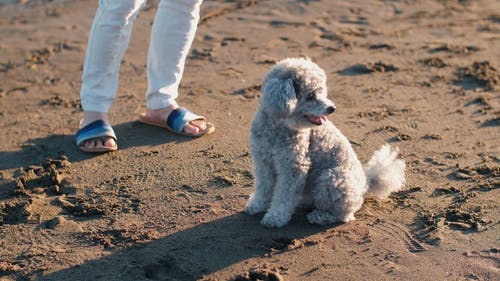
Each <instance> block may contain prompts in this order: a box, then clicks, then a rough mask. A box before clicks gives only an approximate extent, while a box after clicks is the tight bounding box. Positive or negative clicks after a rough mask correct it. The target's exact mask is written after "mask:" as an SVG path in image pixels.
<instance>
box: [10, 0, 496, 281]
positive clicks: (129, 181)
mask: <svg viewBox="0 0 500 281" xmlns="http://www.w3.org/2000/svg"><path fill="white" fill-rule="evenodd" d="M156 2H157V1H156ZM156 2H155V1H151V3H149V4H148V6H147V7H145V9H144V10H143V11H142V12H141V13H140V15H139V17H138V18H137V20H136V22H135V25H134V29H133V34H132V39H131V42H130V47H129V49H128V50H127V53H126V54H125V57H124V59H123V61H122V64H121V70H120V79H121V80H120V88H119V91H118V96H117V99H116V101H115V103H114V105H113V107H112V109H111V112H110V118H111V119H110V121H111V122H112V125H113V127H114V129H115V132H116V134H117V137H118V146H119V150H118V151H116V152H112V153H107V154H100V155H93V154H88V153H84V152H81V151H80V150H79V149H78V148H77V146H76V145H75V133H76V131H77V128H78V124H79V121H80V118H81V116H82V109H81V106H80V97H79V91H80V85H81V74H82V65H83V61H84V55H85V50H86V42H87V39H88V33H89V30H90V26H91V24H92V20H93V17H94V13H95V10H96V8H97V5H98V1H96V0H79V1H69V0H52V1H50V0H22V1H21V0H4V1H0V38H1V39H0V132H1V133H0V281H14V280H21V281H24V280H75V281H77V280H93V281H96V280H103V281H104V280H106V281H114V280H131V281H132V280H134V281H138V280H144V281H146V280H158V281H160V280H161V281H165V280H205V281H208V280H211V281H215V280H220V281H222V280H238V281H247V280H419V281H421V280H500V270H499V268H500V254H499V253H498V251H499V250H500V240H499V239H500V226H499V222H500V208H499V207H498V206H500V190H499V187H500V141H499V140H500V129H499V128H500V127H499V126H500V47H499V46H500V2H499V1H497V0H477V1H473V0H409V1H390V0H387V1H382V0H369V1H365V0H355V1H330V0H272V1H271V0H211V1H209V0H205V1H204V3H203V5H202V10H201V20H200V23H199V28H198V31H197V34H196V38H195V41H194V43H193V47H192V49H191V52H190V55H189V57H188V60H187V62H186V68H185V73H184V78H183V80H182V84H181V87H180V98H179V100H178V102H179V103H180V104H181V105H183V106H186V107H188V108H190V109H192V110H193V111H195V112H197V113H200V114H203V115H205V116H206V117H207V118H208V119H209V120H210V121H211V122H213V123H214V124H215V126H216V128H217V129H216V131H215V133H214V134H212V135H209V136H205V137H202V138H199V139H189V138H186V137H182V136H178V135H174V134H172V133H169V132H167V131H165V130H162V129H159V128H156V127H151V126H148V125H144V124H141V123H139V122H138V121H137V118H138V116H139V115H140V114H141V113H143V112H144V110H145V102H144V96H145V92H146V88H147V77H146V66H145V65H146V56H147V46H148V42H149V34H150V28H151V23H152V21H153V18H154V15H155V11H156ZM286 57H309V58H310V59H311V60H313V61H314V62H316V63H317V64H318V65H319V66H321V67H322V68H323V69H324V70H325V72H326V74H327V76H328V87H329V97H330V98H331V99H332V100H333V101H334V102H335V104H336V106H337V111H336V112H335V113H334V114H332V115H330V120H331V121H332V122H333V123H334V124H335V125H336V126H337V127H338V128H339V129H340V130H341V131H342V132H343V133H344V134H345V135H346V136H347V137H348V138H349V140H350V141H351V144H352V145H353V147H354V149H355V151H356V152H357V154H358V155H359V158H360V159H361V161H362V162H363V163H365V162H366V161H367V160H368V159H369V158H370V156H371V155H372V153H373V152H374V151H375V150H377V149H378V148H379V147H380V146H381V145H382V144H384V143H390V144H391V145H393V146H396V147H398V148H399V150H400V155H401V158H403V159H404V160H405V162H406V165H407V170H406V172H407V182H406V185H405V188H404V190H403V191H400V192H398V193H394V194H392V195H391V196H390V199H389V200H387V201H381V200H378V199H375V198H367V200H366V202H365V204H364V206H363V208H362V209H361V210H360V211H359V212H358V213H357V214H356V220H355V221H353V222H349V223H345V224H336V225H331V226H317V225H311V224H309V223H308V222H307V220H306V218H305V215H306V212H305V211H302V210H298V211H297V212H296V214H295V215H294V217H293V219H292V221H291V223H290V224H288V225H287V226H285V227H283V228H280V229H267V228H265V227H263V226H261V225H260V224H259V221H260V219H261V218H262V216H261V215H258V216H249V215H247V214H245V213H244V212H243V209H244V206H245V203H246V201H247V199H248V198H249V196H250V194H251V193H252V186H253V171H252V162H251V157H250V150H249V128H250V124H251V122H252V118H253V114H254V112H255V111H256V109H257V107H258V100H259V96H260V86H261V84H262V78H263V76H264V75H265V74H266V72H267V71H268V70H269V68H270V67H272V65H274V64H275V63H276V62H277V61H279V60H281V59H283V58H286Z"/></svg>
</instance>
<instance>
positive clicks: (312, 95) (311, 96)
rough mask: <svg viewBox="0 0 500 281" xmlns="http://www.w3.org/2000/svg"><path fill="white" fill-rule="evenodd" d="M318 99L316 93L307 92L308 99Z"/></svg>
mask: <svg viewBox="0 0 500 281" xmlns="http://www.w3.org/2000/svg"><path fill="white" fill-rule="evenodd" d="M315 99H316V95H315V94H314V93H310V94H307V96H306V100H308V101H313V100H315Z"/></svg>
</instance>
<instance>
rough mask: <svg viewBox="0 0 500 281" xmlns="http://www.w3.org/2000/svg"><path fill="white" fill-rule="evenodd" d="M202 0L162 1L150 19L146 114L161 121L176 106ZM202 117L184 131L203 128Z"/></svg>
mask: <svg viewBox="0 0 500 281" xmlns="http://www.w3.org/2000/svg"><path fill="white" fill-rule="evenodd" d="M202 2H203V1H202V0H162V1H161V2H160V4H159V5H158V10H157V13H156V16H155V19H154V23H153V29H152V32H151V41H150V46H149V51H148V66H147V68H148V92H147V95H146V102H147V110H146V114H145V115H146V116H147V117H148V118H150V119H156V120H160V121H165V120H166V119H167V117H168V116H169V115H170V113H171V112H172V111H173V110H174V109H176V108H178V107H179V106H178V105H177V103H176V102H175V99H176V98H177V96H178V88H179V83H180V81H181V78H182V74H183V71H184V64H185V61H186V57H187V55H188V53H189V50H190V48H191V44H192V43H193V40H194V36H195V33H196V28H197V25H198V21H199V18H200V6H201V3H202ZM206 127H207V123H206V121H205V120H195V121H191V122H190V123H188V124H187V125H186V126H185V127H184V132H186V133H188V134H197V133H198V132H200V131H203V130H205V129H206Z"/></svg>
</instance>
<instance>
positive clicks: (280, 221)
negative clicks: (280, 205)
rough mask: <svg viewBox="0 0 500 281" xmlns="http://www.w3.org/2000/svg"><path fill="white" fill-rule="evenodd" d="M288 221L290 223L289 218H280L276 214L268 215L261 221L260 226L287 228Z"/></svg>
mask: <svg viewBox="0 0 500 281" xmlns="http://www.w3.org/2000/svg"><path fill="white" fill-rule="evenodd" d="M288 221H290V218H289V217H286V216H280V215H278V214H275V213H269V212H268V213H267V214H266V215H265V216H264V217H263V218H262V220H261V221H260V224H262V225H263V226H265V227H269V228H279V227H283V226H285V225H286V224H287V223H288Z"/></svg>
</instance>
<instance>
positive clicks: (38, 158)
mask: <svg viewBox="0 0 500 281" xmlns="http://www.w3.org/2000/svg"><path fill="white" fill-rule="evenodd" d="M113 129H114V130H115V133H116V135H117V138H118V147H119V149H128V148H132V147H140V146H153V145H160V144H166V143H173V142H177V143H178V142H184V141H189V140H191V138H188V137H183V136H179V135H176V134H173V133H170V132H168V131H167V130H165V129H161V128H156V127H154V126H148V125H144V124H141V123H139V122H138V121H131V122H125V123H121V124H118V125H116V126H113ZM63 155H64V156H66V157H67V158H68V160H69V161H70V162H79V161H84V160H87V159H90V158H93V157H96V156H99V155H102V154H92V153H85V152H83V151H81V150H79V149H78V147H77V146H76V143H75V135H74V134H72V135H50V136H47V137H43V138H37V139H31V140H29V141H28V142H26V143H24V144H22V145H21V149H20V150H17V151H8V152H0V170H3V169H12V168H20V167H26V166H29V165H35V164H39V163H41V162H43V161H44V160H45V159H46V158H47V157H60V156H63Z"/></svg>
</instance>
